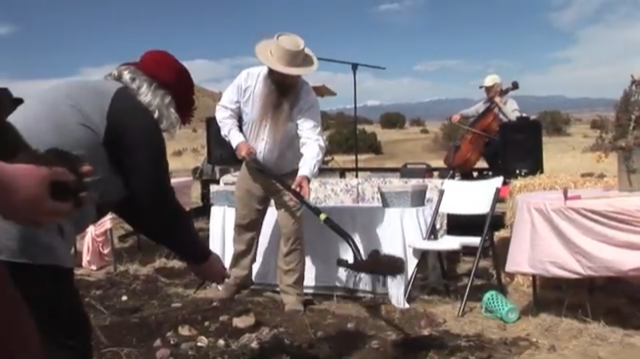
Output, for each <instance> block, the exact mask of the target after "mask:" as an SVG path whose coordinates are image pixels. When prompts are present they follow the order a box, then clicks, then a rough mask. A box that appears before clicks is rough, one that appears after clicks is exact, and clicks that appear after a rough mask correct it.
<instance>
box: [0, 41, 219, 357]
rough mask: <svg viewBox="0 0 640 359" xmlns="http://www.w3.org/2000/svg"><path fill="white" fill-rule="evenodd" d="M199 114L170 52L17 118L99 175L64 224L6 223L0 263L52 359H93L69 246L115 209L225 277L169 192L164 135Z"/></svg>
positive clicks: (198, 270) (151, 54)
mask: <svg viewBox="0 0 640 359" xmlns="http://www.w3.org/2000/svg"><path fill="white" fill-rule="evenodd" d="M194 107H195V103H194V83H193V79H192V78H191V75H190V73H189V71H188V70H187V69H186V67H184V65H182V64H181V63H180V62H179V61H178V60H177V59H176V58H175V57H174V56H173V55H171V54H170V53H168V52H166V51H160V50H154V51H148V52H146V53H145V54H143V55H142V57H141V58H140V60H138V61H136V62H131V63H126V64H123V65H121V66H118V67H117V68H116V69H115V70H114V71H113V72H111V73H110V74H108V75H107V76H106V77H105V78H104V79H100V80H84V81H69V82H65V83H62V84H59V85H55V86H53V87H51V88H49V89H47V90H44V91H42V92H41V93H40V94H38V95H36V96H33V97H32V98H30V99H28V101H26V102H25V103H24V104H23V105H22V106H20V107H19V108H18V109H17V110H16V111H15V112H14V113H13V114H11V116H10V117H9V122H10V123H11V124H13V125H14V127H15V128H16V129H17V130H18V132H19V133H20V134H21V135H22V136H23V137H24V139H25V140H26V142H28V143H29V145H31V146H32V147H33V148H35V149H37V150H41V151H44V150H46V149H49V148H58V149H61V150H64V151H68V152H71V153H73V154H75V155H77V156H79V157H80V158H81V159H82V160H83V161H84V162H85V163H86V164H87V165H89V166H90V167H91V168H92V169H93V172H92V177H91V178H90V180H89V181H88V183H87V186H88V193H87V195H88V196H87V197H88V198H87V200H86V202H85V203H84V204H83V205H80V206H79V208H77V209H76V210H75V212H74V213H72V214H71V215H69V216H68V217H67V218H66V219H64V220H62V221H59V222H57V223H54V224H45V225H42V226H39V227H28V226H21V225H18V224H16V223H13V222H9V221H7V220H5V219H0V260H1V261H2V263H3V264H4V265H5V266H6V268H7V271H8V273H9V276H10V277H11V279H12V280H13V282H14V284H15V287H16V288H17V290H18V291H19V292H20V294H21V296H22V298H23V299H24V301H25V302H26V304H27V306H28V308H29V311H30V314H31V316H32V317H33V319H34V321H35V323H36V326H37V329H38V332H39V334H40V336H41V339H42V343H43V346H44V350H45V351H46V353H47V357H48V358H49V359H58V358H59V359H63V358H64V359H91V358H93V349H92V346H91V323H90V321H89V318H88V316H87V313H86V312H85V310H84V307H83V301H82V299H81V298H80V294H79V293H78V290H77V289H76V287H75V283H74V264H75V261H74V258H73V256H72V254H71V248H72V246H73V244H74V242H75V239H76V236H77V235H78V234H80V233H81V232H83V231H84V230H85V229H86V228H87V226H89V225H90V224H91V223H93V222H95V221H97V220H98V219H100V218H101V217H102V216H103V215H106V214H107V213H108V212H113V213H115V214H116V215H117V216H118V217H120V218H122V219H123V220H124V221H126V222H127V223H128V224H129V225H131V227H132V228H133V229H134V230H135V231H137V232H139V233H141V234H142V235H144V236H145V237H147V238H149V239H150V240H152V241H154V242H156V243H158V244H161V245H163V246H165V247H166V248H168V249H169V250H171V251H173V252H174V253H176V254H177V255H178V256H179V257H180V258H181V259H183V260H184V261H185V262H186V263H187V265H188V266H189V268H190V269H191V270H192V271H193V272H194V274H196V275H197V276H198V277H200V278H202V279H204V280H207V281H210V282H214V283H223V282H224V280H225V278H226V277H227V271H226V268H225V267H224V264H223V263H222V261H221V260H220V257H218V256H217V255H216V254H215V253H212V252H211V251H210V250H209V248H208V247H207V246H206V245H205V244H204V243H203V242H201V241H200V239H199V236H198V233H197V232H196V229H195V228H194V225H193V222H192V220H191V218H190V217H189V215H188V213H187V211H186V210H185V209H184V208H183V207H182V206H181V205H180V203H179V202H178V200H177V199H176V195H175V192H174V190H173V188H172V186H171V178H170V174H169V166H168V163H167V159H166V148H165V142H164V137H163V132H172V131H175V130H176V129H177V128H178V127H179V126H180V125H181V124H186V123H188V122H189V121H190V120H191V117H192V115H193V110H194Z"/></svg>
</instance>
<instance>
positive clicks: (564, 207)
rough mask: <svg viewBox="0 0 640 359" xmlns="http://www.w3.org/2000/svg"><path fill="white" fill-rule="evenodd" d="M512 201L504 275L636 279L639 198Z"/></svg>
mask: <svg viewBox="0 0 640 359" xmlns="http://www.w3.org/2000/svg"><path fill="white" fill-rule="evenodd" d="M568 194H569V196H568V198H572V197H575V199H568V200H565V196H564V195H563V193H562V191H548V192H533V193H526V194H522V195H519V196H518V197H517V198H516V201H517V202H516V218H515V221H514V224H513V230H512V235H511V243H510V245H509V254H508V257H507V265H506V271H507V272H509V273H514V274H525V275H534V276H542V277H555V278H584V277H626V276H637V275H640V261H639V260H638V258H640V193H629V192H618V191H610V190H601V189H587V190H570V191H569V193H568Z"/></svg>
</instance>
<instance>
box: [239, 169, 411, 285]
mask: <svg viewBox="0 0 640 359" xmlns="http://www.w3.org/2000/svg"><path fill="white" fill-rule="evenodd" d="M247 164H248V165H250V166H253V167H254V168H256V169H257V170H258V171H260V172H261V173H262V174H264V175H265V177H267V178H269V179H271V180H272V181H274V182H275V183H277V184H278V185H279V186H280V187H282V189H284V190H285V191H287V192H288V193H290V194H291V195H292V196H293V197H294V198H295V199H296V200H297V201H298V202H300V204H301V205H303V206H304V207H305V208H306V209H308V210H309V212H311V213H313V214H314V215H315V216H316V217H318V219H319V220H320V222H321V223H322V224H324V225H325V226H327V227H328V228H329V229H330V230H331V231H333V232H334V233H335V234H336V235H337V236H338V237H340V239H342V240H343V241H344V242H346V243H347V245H348V246H349V248H350V249H351V252H352V253H353V262H352V263H350V262H349V261H347V260H346V259H342V258H339V259H338V260H337V261H336V265H337V266H338V267H342V268H346V269H349V270H351V271H354V272H357V273H364V274H372V275H380V276H398V275H400V274H403V273H404V272H405V262H404V259H402V258H400V257H396V256H391V255H388V254H382V253H381V252H380V251H378V250H373V251H371V253H369V256H367V258H365V257H364V255H363V254H362V252H361V251H360V249H359V248H358V244H357V243H356V241H355V240H354V239H353V237H352V236H351V235H350V234H349V233H348V232H347V231H345V230H344V228H342V227H341V226H340V225H339V224H338V223H336V222H335V221H334V220H333V219H331V218H330V217H329V216H328V215H327V214H326V213H324V212H323V211H322V210H321V209H320V208H318V207H316V206H314V205H313V204H311V203H310V202H309V201H308V200H307V199H306V198H304V196H303V195H302V194H300V193H299V192H298V191H296V190H295V189H293V188H292V187H291V186H290V185H289V184H288V183H287V182H286V181H285V180H284V179H283V178H282V177H281V176H279V175H277V174H275V173H273V172H272V171H271V170H270V169H268V168H267V167H265V166H264V165H263V164H262V163H260V162H259V161H258V160H256V159H252V160H250V161H249V162H248V163H247Z"/></svg>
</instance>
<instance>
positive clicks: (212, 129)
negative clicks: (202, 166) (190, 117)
mask: <svg viewBox="0 0 640 359" xmlns="http://www.w3.org/2000/svg"><path fill="white" fill-rule="evenodd" d="M240 122H242V120H241V121H240ZM206 132H207V134H206V136H207V163H208V164H210V165H211V166H239V165H241V164H242V161H240V160H239V159H238V157H237V156H236V151H235V150H234V149H233V147H232V146H231V144H230V143H229V142H227V140H225V139H224V137H222V134H221V133H220V126H219V125H218V121H217V120H216V118H215V117H207V121H206Z"/></svg>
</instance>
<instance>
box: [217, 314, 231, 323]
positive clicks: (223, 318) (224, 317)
mask: <svg viewBox="0 0 640 359" xmlns="http://www.w3.org/2000/svg"><path fill="white" fill-rule="evenodd" d="M218 320H219V321H221V322H226V321H227V320H229V316H228V315H223V316H221V317H220V318H218Z"/></svg>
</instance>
